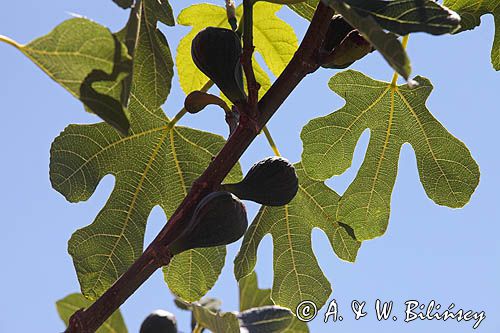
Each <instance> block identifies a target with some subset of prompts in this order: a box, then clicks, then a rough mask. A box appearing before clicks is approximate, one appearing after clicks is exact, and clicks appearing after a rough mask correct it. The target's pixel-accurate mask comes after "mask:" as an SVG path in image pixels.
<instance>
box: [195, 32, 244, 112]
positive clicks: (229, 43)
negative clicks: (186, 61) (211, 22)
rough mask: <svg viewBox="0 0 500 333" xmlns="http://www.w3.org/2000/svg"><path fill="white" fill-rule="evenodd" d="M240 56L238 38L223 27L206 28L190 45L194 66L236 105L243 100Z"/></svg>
mask: <svg viewBox="0 0 500 333" xmlns="http://www.w3.org/2000/svg"><path fill="white" fill-rule="evenodd" d="M241 53H242V49H241V40H240V37H239V36H238V35H237V34H236V33H235V32H234V31H232V30H229V29H225V28H215V27H208V28H206V29H204V30H202V31H200V32H199V33H198V34H197V35H196V37H195V38H194V39H193V43H192V45H191V56H192V57H193V61H194V63H195V64H196V66H197V67H198V68H199V69H200V70H201V71H202V72H203V73H204V74H205V75H206V76H208V77H209V78H210V80H212V81H213V82H214V83H215V84H216V85H217V87H219V89H220V90H221V91H222V92H223V93H224V95H226V97H227V98H229V100H230V101H231V102H233V103H235V104H236V103H239V102H242V101H244V100H246V95H245V89H244V86H243V70H242V67H241V61H240V60H241Z"/></svg>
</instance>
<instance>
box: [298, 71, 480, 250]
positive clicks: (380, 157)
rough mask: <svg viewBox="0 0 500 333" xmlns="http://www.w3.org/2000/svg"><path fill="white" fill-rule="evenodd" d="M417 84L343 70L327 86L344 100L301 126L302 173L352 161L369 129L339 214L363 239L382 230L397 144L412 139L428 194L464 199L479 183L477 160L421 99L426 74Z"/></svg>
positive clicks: (444, 201) (325, 173) (315, 174)
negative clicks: (339, 106)
mask: <svg viewBox="0 0 500 333" xmlns="http://www.w3.org/2000/svg"><path fill="white" fill-rule="evenodd" d="M416 81H417V82H418V83H419V87H417V88H414V89H413V90H412V89H410V88H409V87H408V85H402V86H393V85H391V84H390V83H387V82H381V81H375V80H373V79H371V78H369V77H367V76H365V75H364V74H362V73H359V72H356V71H352V70H348V71H345V72H342V73H339V74H337V75H335V76H334V77H332V79H331V80H330V88H331V89H332V90H333V91H334V92H336V93H337V94H339V95H340V96H342V97H343V98H344V99H345V100H346V102H347V103H346V105H345V106H344V107H343V108H342V109H340V110H338V111H336V112H334V113H332V114H330V115H327V116H325V117H320V118H316V119H313V120H311V121H310V122H309V123H308V124H307V125H306V126H305V127H304V129H303V130H302V134H301V138H302V141H303V143H304V151H303V153H302V159H303V165H304V168H305V169H306V172H307V174H308V175H309V176H310V177H312V178H314V179H320V180H325V179H328V178H330V177H332V176H335V175H339V174H342V173H343V172H344V171H345V170H346V169H347V168H348V167H349V166H350V165H351V161H352V157H353V152H354V148H355V146H356V143H357V141H358V139H359V137H360V135H361V133H362V132H363V131H364V130H365V129H367V128H369V129H370V133H371V137H370V143H369V146H368V150H367V153H366V156H365V160H364V162H363V164H362V166H361V168H360V170H359V172H358V174H357V176H356V178H355V179H354V181H353V182H352V184H351V185H350V186H349V188H348V189H347V190H346V192H345V193H344V195H343V196H342V198H341V199H340V201H339V202H338V209H337V211H336V214H335V216H336V217H335V219H336V221H339V222H342V223H346V224H347V225H349V226H350V227H352V228H353V229H354V233H355V235H356V238H357V239H359V240H367V239H371V238H374V237H378V236H381V235H383V234H384V232H385V230H386V229H387V225H388V220H389V214H390V202H391V195H392V190H393V188H394V183H395V181H396V174H397V168H398V159H399V152H400V149H401V146H402V145H403V144H404V143H405V142H408V143H410V144H411V145H412V147H413V149H414V151H415V154H416V157H417V166H418V171H419V175H420V180H421V182H422V185H423V187H424V189H425V191H426V193H427V195H428V196H429V198H431V199H432V200H434V201H435V202H436V203H437V204H439V205H444V206H448V207H452V208H459V207H463V206H464V205H465V204H466V203H467V202H468V201H469V200H470V197H471V195H472V194H473V192H474V190H475V189H476V187H477V185H478V183H479V167H478V165H477V164H476V162H475V161H474V159H473V158H472V156H471V154H470V152H469V150H468V149H467V147H466V146H465V145H464V144H463V143H462V142H461V141H459V140H458V139H457V138H455V137H454V136H452V135H451V134H450V133H449V132H448V131H447V130H446V129H445V128H444V127H443V125H441V124H440V123H439V122H438V121H437V120H436V119H435V118H434V117H433V116H432V115H431V113H430V112H429V110H428V109H427V108H426V106H425V102H426V100H427V98H428V96H429V95H430V93H431V91H432V85H431V83H430V81H429V80H427V79H425V78H422V77H417V78H416Z"/></svg>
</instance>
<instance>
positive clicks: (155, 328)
mask: <svg viewBox="0 0 500 333" xmlns="http://www.w3.org/2000/svg"><path fill="white" fill-rule="evenodd" d="M139 332H140V333H177V320H176V319H175V316H174V315H173V314H172V313H170V312H168V311H164V310H156V311H154V312H152V313H151V314H150V315H149V316H147V317H146V319H144V321H143V322H142V325H141V329H140V331H139Z"/></svg>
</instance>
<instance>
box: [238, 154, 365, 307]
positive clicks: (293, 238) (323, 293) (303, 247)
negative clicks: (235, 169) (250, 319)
mask: <svg viewBox="0 0 500 333" xmlns="http://www.w3.org/2000/svg"><path fill="white" fill-rule="evenodd" d="M295 168H296V170H297V174H298V176H299V191H298V193H297V195H296V197H295V198H294V199H293V201H292V202H291V203H290V204H288V205H286V206H283V207H265V206H263V207H262V208H261V209H260V211H259V213H258V215H257V216H256V218H255V219H254V221H253V222H252V224H251V226H250V227H249V229H248V231H247V233H246V234H245V237H244V238H243V244H242V246H241V249H240V252H239V253H238V256H237V257H236V259H235V268H234V269H235V276H236V279H237V280H238V281H240V280H241V279H242V278H244V277H245V276H247V275H248V274H250V273H252V271H253V269H254V267H255V262H256V259H257V258H256V255H257V247H258V246H259V243H260V242H261V241H262V238H263V237H264V236H265V235H266V234H271V236H272V237H273V246H274V250H273V253H274V261H273V262H274V264H273V270H274V282H273V287H272V295H271V298H272V300H273V301H274V303H275V304H276V305H280V306H284V307H287V308H289V309H291V310H292V312H294V311H295V308H296V307H297V305H298V304H299V303H301V302H302V301H304V300H310V301H313V302H315V303H316V305H317V306H318V307H321V306H322V305H323V304H324V303H325V302H326V300H327V299H328V296H329V295H330V293H331V287H330V283H329V282H328V280H327V279H326V278H325V276H324V275H323V272H322V271H321V268H320V267H319V265H318V262H317V260H316V257H315V255H314V253H313V251H312V247H311V232H312V229H313V228H320V229H322V230H323V231H324V232H325V233H326V235H327V237H328V239H329V241H330V243H331V245H332V247H333V249H334V251H335V253H336V254H337V255H338V256H339V257H340V258H342V259H344V260H347V261H354V260H355V259H356V254H357V252H358V249H359V247H360V243H359V242H358V241H357V240H355V239H354V238H353V235H352V230H350V228H349V227H347V226H345V225H341V224H339V223H337V222H336V220H335V213H336V211H337V201H338V200H339V195H338V194H337V193H335V192H334V191H333V190H331V189H330V188H328V187H327V186H326V185H325V184H324V183H323V182H319V181H314V180H311V179H309V178H308V177H307V176H306V175H305V173H304V171H303V169H302V167H301V165H300V163H299V164H296V165H295Z"/></svg>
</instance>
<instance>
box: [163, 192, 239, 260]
mask: <svg viewBox="0 0 500 333" xmlns="http://www.w3.org/2000/svg"><path fill="white" fill-rule="evenodd" d="M247 227H248V220H247V213H246V209H245V206H244V205H243V203H242V202H241V201H240V199H238V198H237V197H236V196H234V195H233V194H231V193H229V192H213V193H210V194H209V195H207V196H206V197H205V198H203V200H201V201H200V203H199V204H198V206H197V207H196V209H195V210H194V213H193V215H192V217H191V220H190V221H189V223H188V225H187V227H186V228H185V229H184V232H183V233H182V234H181V235H180V236H179V238H177V239H176V240H175V241H174V242H173V243H172V244H171V245H170V250H171V252H172V254H178V253H181V252H184V251H187V250H190V249H194V248H200V247H213V246H219V245H227V244H231V243H233V242H236V241H237V240H238V239H240V238H241V237H243V235H244V234H245V231H246V229H247Z"/></svg>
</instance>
